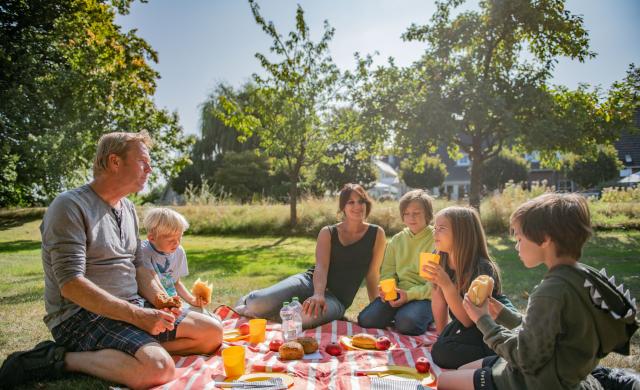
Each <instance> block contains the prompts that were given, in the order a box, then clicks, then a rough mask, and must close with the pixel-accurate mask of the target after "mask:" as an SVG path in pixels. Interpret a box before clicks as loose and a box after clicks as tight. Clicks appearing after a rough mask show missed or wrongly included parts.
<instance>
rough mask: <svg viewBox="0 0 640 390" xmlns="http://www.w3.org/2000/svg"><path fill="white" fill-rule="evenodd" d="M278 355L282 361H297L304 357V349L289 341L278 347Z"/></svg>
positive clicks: (298, 344)
mask: <svg viewBox="0 0 640 390" xmlns="http://www.w3.org/2000/svg"><path fill="white" fill-rule="evenodd" d="M278 353H279V354H280V359H282V360H298V359H302V357H303V356H304V349H303V348H302V345H300V343H298V342H295V341H289V342H286V343H284V344H282V345H281V346H280V348H279V349H278Z"/></svg>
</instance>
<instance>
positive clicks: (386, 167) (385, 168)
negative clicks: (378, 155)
mask: <svg viewBox="0 0 640 390" xmlns="http://www.w3.org/2000/svg"><path fill="white" fill-rule="evenodd" d="M373 163H374V164H376V166H377V167H378V169H380V170H381V171H382V172H384V173H386V174H387V175H389V176H398V172H396V170H395V169H393V168H392V167H391V165H389V164H387V163H386V162H384V161H380V160H373Z"/></svg>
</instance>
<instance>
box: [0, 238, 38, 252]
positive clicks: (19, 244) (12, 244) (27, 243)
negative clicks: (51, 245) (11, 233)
mask: <svg viewBox="0 0 640 390" xmlns="http://www.w3.org/2000/svg"><path fill="white" fill-rule="evenodd" d="M40 247H41V243H40V241H33V240H17V241H9V242H3V243H1V244H0V253H9V252H20V251H30V250H34V249H40Z"/></svg>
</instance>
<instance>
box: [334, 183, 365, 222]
mask: <svg viewBox="0 0 640 390" xmlns="http://www.w3.org/2000/svg"><path fill="white" fill-rule="evenodd" d="M352 192H355V193H356V194H358V196H360V198H361V199H362V200H364V204H365V207H366V213H365V217H368V216H369V213H371V207H372V206H373V203H372V202H371V198H369V195H367V191H365V190H364V188H362V186H361V185H360V184H353V183H347V184H345V185H344V187H342V189H341V190H340V202H339V206H338V207H339V210H338V212H340V213H342V212H344V208H345V207H346V206H347V202H348V201H349V198H351V193H352Z"/></svg>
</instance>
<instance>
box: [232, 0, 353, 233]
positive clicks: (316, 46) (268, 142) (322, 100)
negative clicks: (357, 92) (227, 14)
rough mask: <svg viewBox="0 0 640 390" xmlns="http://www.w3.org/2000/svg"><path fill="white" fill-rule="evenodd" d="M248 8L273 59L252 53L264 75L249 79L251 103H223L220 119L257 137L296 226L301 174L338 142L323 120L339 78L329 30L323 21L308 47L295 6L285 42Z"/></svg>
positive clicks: (254, 7)
mask: <svg viewBox="0 0 640 390" xmlns="http://www.w3.org/2000/svg"><path fill="white" fill-rule="evenodd" d="M249 5H250V6H251V11H252V13H253V17H254V19H255V21H256V23H257V24H258V25H259V26H260V27H261V28H262V30H263V31H264V32H265V33H266V34H267V35H268V36H269V37H270V38H271V39H272V40H273V44H272V46H271V48H270V50H271V53H272V54H273V55H274V59H269V58H268V57H267V56H266V55H264V54H262V53H256V58H257V59H258V60H259V61H260V64H261V65H262V68H263V69H264V71H265V74H264V75H257V74H254V75H253V79H254V82H255V84H256V90H255V91H254V92H253V93H252V95H251V98H250V103H249V104H248V105H246V106H245V107H242V106H241V105H240V104H238V103H237V102H235V101H233V100H230V99H225V98H223V99H222V103H223V105H224V107H225V112H224V113H222V114H221V118H222V119H223V120H224V121H225V123H226V124H227V125H229V126H232V127H234V128H236V129H238V130H240V131H242V132H243V134H244V135H245V136H247V137H250V136H252V135H254V134H256V135H257V136H258V138H259V140H260V148H261V149H262V150H263V151H264V152H265V153H266V154H267V155H268V156H269V157H272V158H273V161H274V162H275V163H276V164H277V165H278V166H277V167H276V169H277V170H281V171H282V172H284V173H286V175H287V176H288V178H289V183H290V186H289V203H290V222H291V225H292V226H295V225H296V223H297V200H298V199H297V198H298V192H299V189H298V185H299V182H300V179H301V176H302V173H303V169H305V168H307V167H313V166H314V165H315V164H317V162H318V161H319V160H320V157H321V156H322V155H323V153H324V152H325V151H326V149H327V147H328V145H330V144H332V143H335V141H337V140H339V139H340V137H339V136H338V134H336V133H335V132H332V129H331V128H330V127H327V126H325V123H324V121H323V117H322V116H323V115H324V114H325V113H326V112H328V109H329V107H330V105H331V104H332V103H333V101H334V97H335V94H336V91H337V86H338V80H339V75H340V72H339V70H338V69H337V67H336V66H335V64H334V63H333V60H332V58H331V56H330V54H329V46H328V45H329V42H330V41H331V39H332V38H333V35H334V29H333V28H331V27H330V26H329V24H328V22H326V21H325V24H324V32H323V34H322V37H321V38H320V40H319V41H318V42H317V43H316V42H314V41H312V40H311V35H310V31H309V27H308V25H307V22H306V21H305V19H304V11H303V10H302V8H301V7H300V6H298V8H297V11H296V24H295V30H294V31H291V32H289V34H288V35H287V36H286V38H285V37H284V36H283V35H281V34H280V33H279V32H278V31H277V29H276V27H275V25H274V24H273V22H267V21H266V20H265V19H264V18H263V17H262V15H261V14H260V7H259V6H258V4H257V3H256V2H255V1H253V0H249ZM340 136H341V137H346V136H348V135H344V134H342V135H340Z"/></svg>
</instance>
